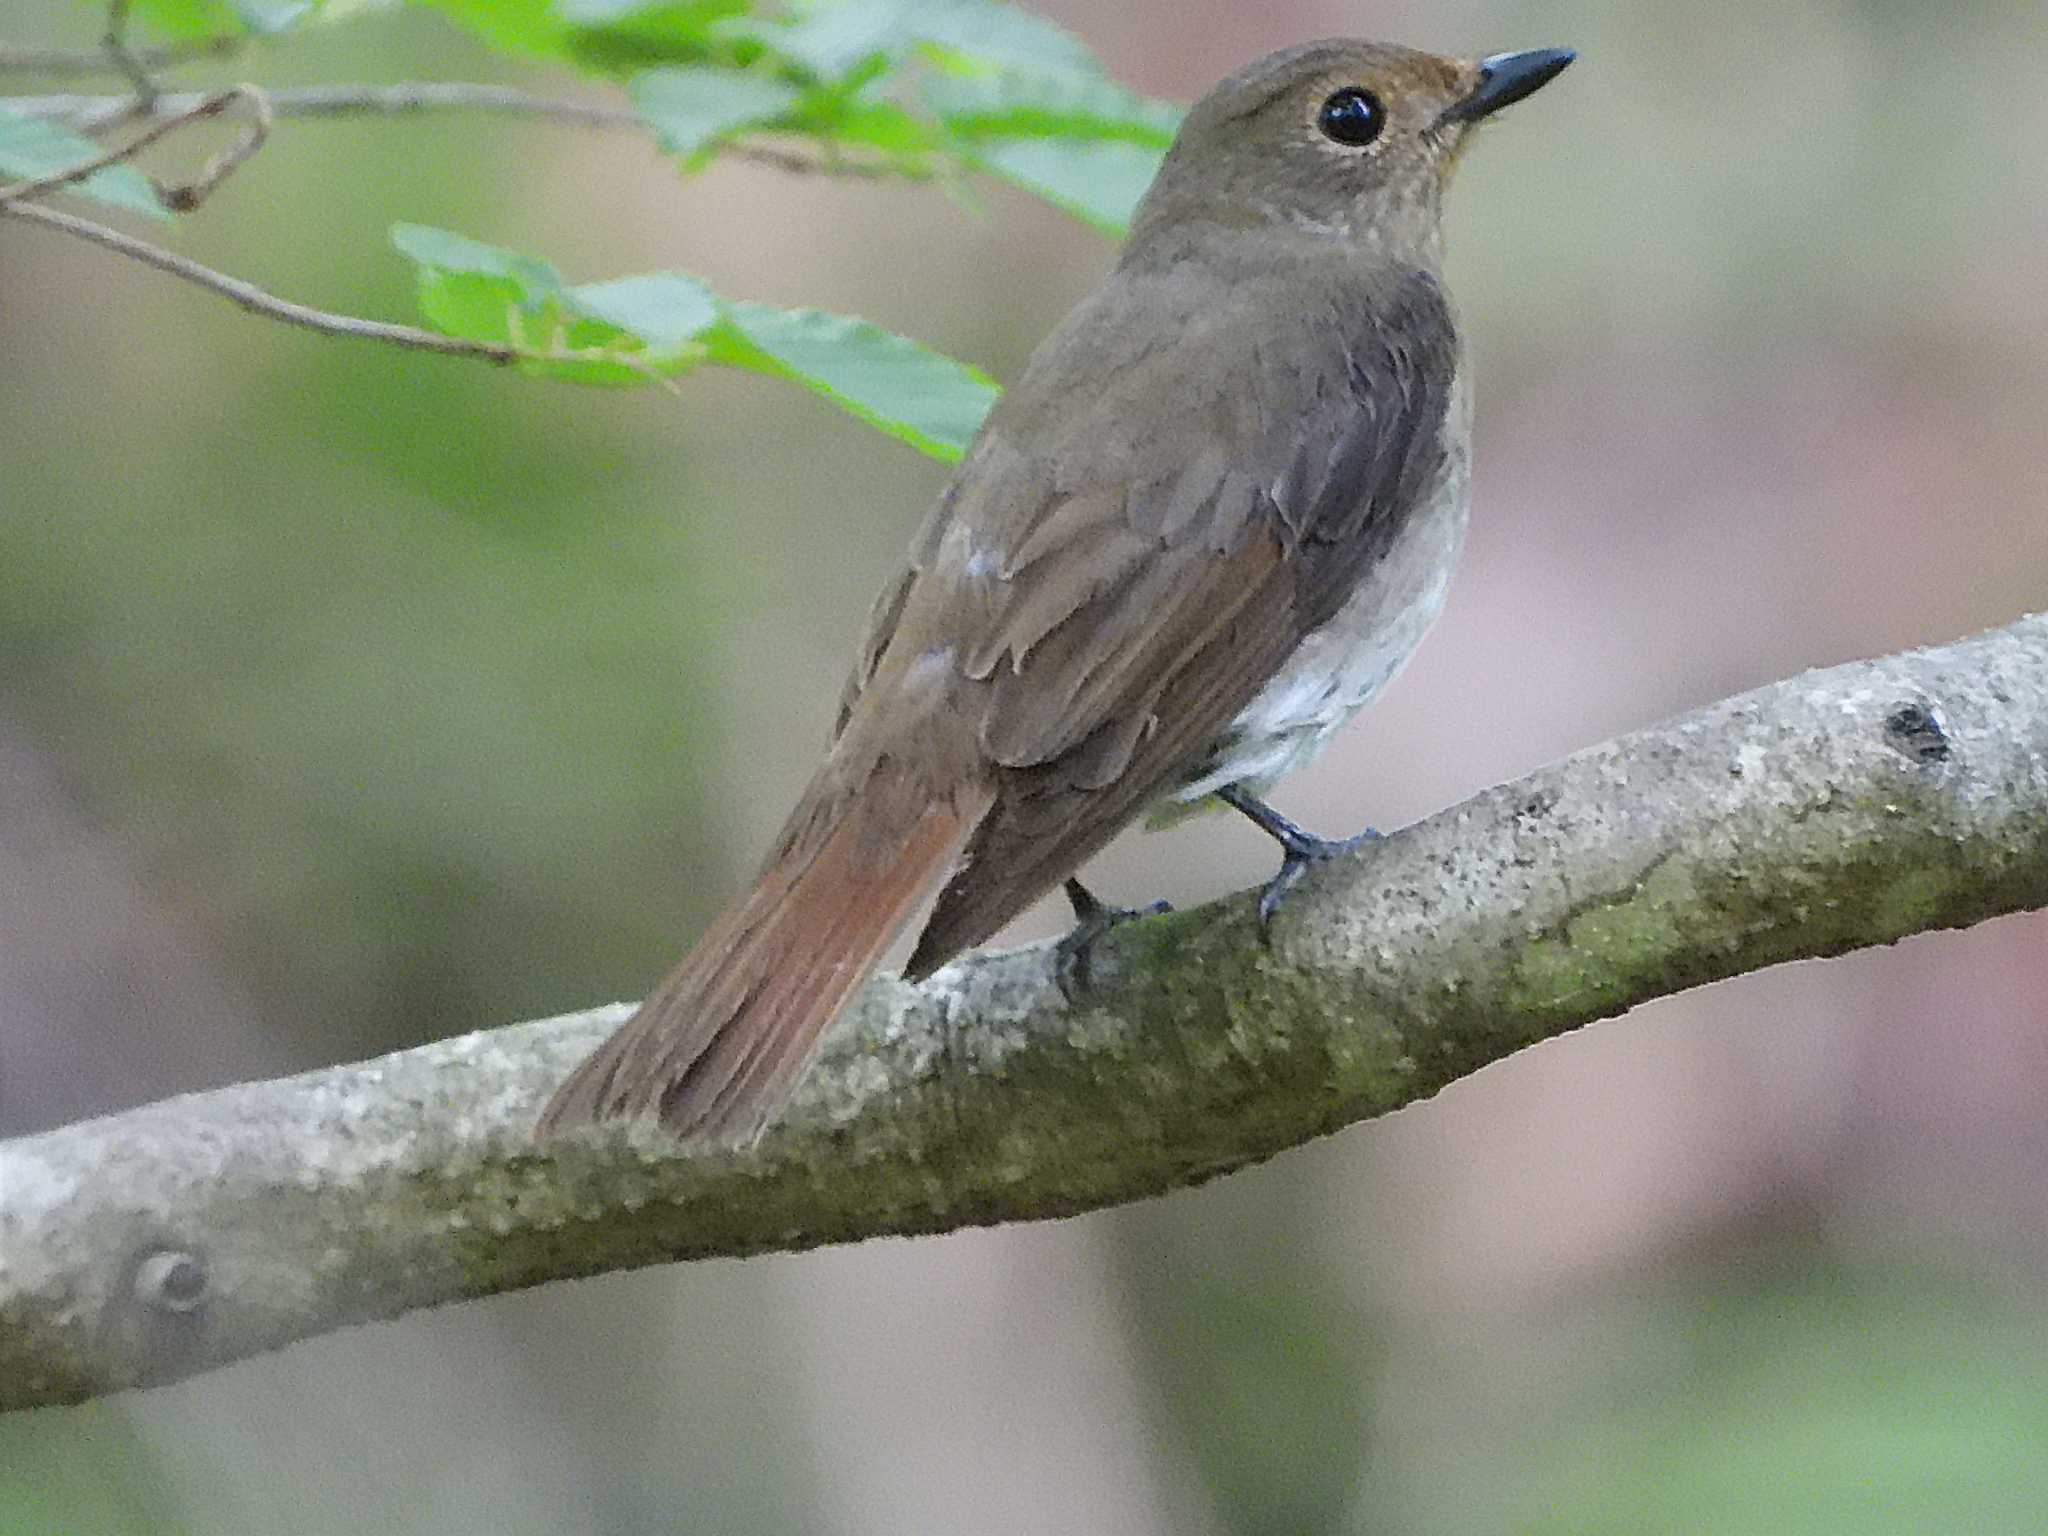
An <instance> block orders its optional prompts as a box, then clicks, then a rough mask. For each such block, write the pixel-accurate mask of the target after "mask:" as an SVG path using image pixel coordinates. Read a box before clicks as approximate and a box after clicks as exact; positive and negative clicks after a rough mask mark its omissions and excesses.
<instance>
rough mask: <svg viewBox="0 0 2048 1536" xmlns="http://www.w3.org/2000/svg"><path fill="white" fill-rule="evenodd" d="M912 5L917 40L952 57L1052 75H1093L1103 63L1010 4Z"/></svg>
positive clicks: (959, 0) (969, 0)
mask: <svg viewBox="0 0 2048 1536" xmlns="http://www.w3.org/2000/svg"><path fill="white" fill-rule="evenodd" d="M913 9H914V12H915V19H914V20H913V21H912V23H911V26H912V27H913V29H914V31H915V33H916V35H917V38H918V40H919V41H920V42H924V43H929V44H932V45H933V46H934V47H935V48H937V49H938V50H939V51H940V52H941V53H942V54H944V55H951V56H953V57H954V58H955V59H970V60H979V61H981V62H982V63H986V64H1000V65H1004V66H1007V67H1010V68H1016V69H1030V70H1044V71H1047V72H1050V73H1055V74H1057V73H1088V74H1093V73H1097V72H1099V71H1100V70H1101V68H1102V66H1101V65H1100V64H1099V63H1098V62H1097V61H1096V58H1095V55H1094V54H1092V53H1090V52H1089V51H1088V46H1087V44H1085V43H1083V42H1082V41H1081V40H1080V39H1079V38H1078V37H1076V36H1074V34H1073V33H1071V32H1069V31H1067V30H1066V28H1064V27H1060V26H1056V25H1055V24H1053V23H1052V22H1050V21H1047V20H1046V19H1045V18H1044V17H1043V16H1036V15H1033V14H1032V13H1031V12H1030V11H1026V10H1022V9H1020V8H1019V7H1017V6H1014V5H1003V4H999V3H997V0H930V3H927V4H922V5H918V6H915V7H913Z"/></svg>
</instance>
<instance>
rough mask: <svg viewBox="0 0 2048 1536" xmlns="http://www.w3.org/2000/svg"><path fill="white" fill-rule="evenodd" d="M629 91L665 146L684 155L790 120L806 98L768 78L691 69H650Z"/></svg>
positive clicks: (679, 67) (778, 81) (636, 79)
mask: <svg viewBox="0 0 2048 1536" xmlns="http://www.w3.org/2000/svg"><path fill="white" fill-rule="evenodd" d="M627 90H628V94H629V95H631V97H632V99H633V105H634V107H635V108H637V109H638V111H639V113H640V115H641V116H642V117H643V118H645V119H646V120H647V122H648V123H649V125H650V126H652V127H653V129H654V132H655V135H656V137H657V138H659V139H660V141H661V147H662V148H663V149H666V150H670V151H672V152H674V153H676V154H680V155H684V156H695V155H697V154H698V153H699V152H701V151H702V150H703V149H704V148H705V147H706V146H708V145H710V144H712V143H714V142H716V141H717V140H718V139H721V138H724V137H726V136H728V135H730V134H733V133H737V132H738V131H740V130H741V129H744V128H751V127H758V126H760V125H762V124H765V123H770V122H773V121H775V120H776V119H777V118H781V117H785V116H787V115H788V113H789V112H790V110H791V109H792V108H793V107H795V106H796V104H797V103H798V101H799V100H800V99H801V98H802V94H803V93H802V92H800V91H799V90H797V88H796V87H795V86H792V85H787V84H785V83H784V82H782V81H780V80H776V79H773V78H771V77H770V76H767V75H757V74H739V73H735V72H734V71H732V70H724V69H708V68H692V67H689V66H675V67H671V68H666V69H650V70H648V71H647V72H646V73H644V74H640V75H636V76H634V77H633V81H632V84H631V85H630V86H629V87H628V88H627Z"/></svg>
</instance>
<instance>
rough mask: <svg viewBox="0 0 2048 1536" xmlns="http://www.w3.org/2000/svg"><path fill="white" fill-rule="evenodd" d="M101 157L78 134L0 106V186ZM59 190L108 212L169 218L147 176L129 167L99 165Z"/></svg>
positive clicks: (99, 151)
mask: <svg viewBox="0 0 2048 1536" xmlns="http://www.w3.org/2000/svg"><path fill="white" fill-rule="evenodd" d="M104 153H105V150H104V149H103V148H102V147H101V146H100V145H98V144H95V143H94V142H93V141H92V140H91V139H88V138H86V137H85V136H84V135H83V134H78V133H73V132H72V131H71V130H70V129H69V128H62V127H59V126H58V125H57V124H55V123H52V122H46V121H45V120H44V119H42V118H39V117H23V116H21V115H20V114H18V113H14V112H10V111H8V110H7V109H6V108H4V107H0V185H5V184H6V183H8V182H14V181H39V180H41V179H42V178H43V177H45V176H52V175H55V174H56V173H57V172H59V171H63V170H68V169H70V168H71V167H72V166H74V165H83V164H84V163H85V162H86V161H88V160H92V159H95V158H97V157H98V156H99V155H101V154H104ZM64 190H65V191H67V192H76V193H78V194H80V195H81V196H84V197H90V198H95V199H97V200H98V201H100V202H102V203H105V204H107V205H108V206H109V207H111V208H126V209H128V210H129V211H130V212H131V213H146V214H149V215H150V216H151V217H152V218H158V219H168V218H169V217H170V216H171V215H170V213H169V211H168V210H167V209H166V208H165V207H164V205H163V203H162V202H161V201H159V200H158V198H157V195H156V188H155V187H153V186H151V185H150V182H149V178H148V177H147V176H145V175H143V174H142V172H140V171H138V170H136V169H135V167H134V166H132V165H108V166H102V167H101V168H100V169H99V170H97V171H94V172H93V173H92V174H91V175H90V176H88V177H86V178H85V179H84V180H83V181H76V182H73V183H72V184H71V185H70V186H68V187H66V188H65V189H64Z"/></svg>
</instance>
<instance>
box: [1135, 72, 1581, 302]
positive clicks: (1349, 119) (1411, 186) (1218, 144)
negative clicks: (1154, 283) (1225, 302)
mask: <svg viewBox="0 0 2048 1536" xmlns="http://www.w3.org/2000/svg"><path fill="white" fill-rule="evenodd" d="M1572 57H1573V55H1572V53H1571V51H1570V50H1569V49H1565V48H1538V49H1532V50H1530V51H1528V52H1524V53H1500V54H1494V55H1493V56H1492V57H1490V58H1484V59H1454V58H1445V57H1442V56H1440V55H1438V54H1433V53H1419V52H1416V51H1415V50H1413V49H1409V48H1397V47H1394V46H1393V45H1391V44H1387V43H1368V42H1359V41H1354V40H1350V39H1335V40H1331V41H1327V42H1319V43H1304V44H1302V45H1301V46H1299V47H1295V48H1287V49H1283V50H1281V51H1280V52H1278V53H1271V54H1268V55H1266V56H1265V57H1264V58H1262V59H1260V60H1258V61H1257V62H1255V63H1253V64H1251V65H1249V66H1248V67H1246V68H1245V69H1242V70H1240V71H1239V72H1238V73H1237V74H1235V75H1232V76H1231V77H1230V78H1229V79H1227V80H1225V81H1224V82H1223V83H1222V84H1221V85H1219V86H1217V87H1216V88H1215V89H1214V90H1213V91H1211V92H1209V94H1208V95H1206V96H1204V97H1203V98H1202V99H1201V100H1200V101H1198V102H1197V103H1195V105H1194V106H1193V107H1192V108H1191V109H1190V110H1189V112H1188V115H1187V118H1186V120H1185V121H1184V122H1183V123H1182V125H1181V130H1180V133H1179V135H1178V136H1177V137H1176V138H1175V140H1174V143H1173V147H1172V149H1171V150H1169V151H1168V152H1167V156H1166V160H1165V162H1164V164H1162V165H1161V166H1160V169H1159V174H1158V176H1157V177H1156V178H1155V179H1154V181H1153V183H1152V186H1151V189H1150V190H1149V191H1148V192H1147V193H1146V194H1145V198H1144V201H1143V202H1142V203H1140V204H1139V207H1138V212H1137V215H1136V217H1135V218H1134V219H1133V221H1132V229H1131V248H1133V249H1140V248H1143V247H1144V246H1145V245H1146V244H1147V243H1148V242H1156V241H1159V240H1161V239H1162V237H1163V238H1164V241H1165V243H1168V244H1172V243H1176V242H1177V241H1178V240H1179V239H1182V238H1186V237H1194V238H1198V239H1199V238H1203V237H1202V236H1200V235H1199V234H1197V231H1198V230H1200V229H1202V228H1205V227H1206V228H1208V229H1212V230H1214V229H1218V228H1221V229H1224V230H1228V229H1257V230H1266V231H1278V232H1281V233H1286V232H1288V231H1297V232H1300V233H1302V234H1306V235H1309V236H1312V237H1318V236H1319V237H1327V238H1332V239H1340V240H1347V241H1351V242H1355V243H1358V244H1361V245H1363V246H1365V247H1367V248H1368V249H1372V250H1378V251H1381V252H1384V253H1385V254H1386V255H1388V256H1390V257H1392V258H1394V259H1396V260H1411V261H1419V262H1426V263H1427V264H1430V265H1433V264H1434V254H1435V251H1436V247H1437V241H1438V235H1437V225H1438V219H1439V215H1440V209H1441V203H1442V195H1443V188H1444V185H1445V183H1446V182H1447V181H1448V180H1449V178H1450V174H1451V171H1452V169H1453V167H1454V166H1455V165H1456V164H1457V161H1458V156H1459V153H1460V152H1461V151H1462V149H1463V148H1464V145H1465V142H1466V140H1467V138H1468V136H1469V135H1470V134H1471V132H1472V129H1473V128H1474V126H1475V125H1476V124H1478V123H1480V122H1482V121H1483V120H1485V119H1486V118H1487V117H1489V116H1491V115H1492V114H1493V113H1495V112H1497V111H1499V110H1500V109H1501V108H1502V107H1505V106H1507V105H1508V104H1509V103H1510V102H1515V101H1520V100H1521V99H1522V98H1523V97H1524V96H1527V95H1529V94H1530V93H1531V92H1532V91H1535V90H1537V89H1539V88H1540V87H1541V86H1543V85H1544V84H1545V83H1546V82H1548V81H1550V80H1551V79H1553V78H1555V77H1556V75H1557V74H1558V72H1559V71H1561V70H1562V69H1563V68H1564V67H1565V66H1566V65H1567V64H1569V63H1571V61H1572Z"/></svg>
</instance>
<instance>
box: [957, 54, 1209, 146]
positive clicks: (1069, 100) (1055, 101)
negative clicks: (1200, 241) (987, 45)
mask: <svg viewBox="0 0 2048 1536" xmlns="http://www.w3.org/2000/svg"><path fill="white" fill-rule="evenodd" d="M923 96H924V102H925V105H926V107H927V108H929V109H930V111H931V112H932V113H933V114H934V115H935V116H937V117H938V118H940V119H941V120H942V121H943V122H944V123H945V124H946V127H947V128H948V129H950V130H951V131H952V132H954V133H957V134H962V135H965V136H967V137H970V138H1017V137H1054V138H1067V139H1122V140H1126V141H1128V142H1130V143H1133V144H1143V145H1146V146H1148V147H1151V148H1154V149H1164V148H1166V146H1167V145H1169V144H1171V143H1172V142H1173V136H1174V134H1175V133H1176V132H1177V131H1178V130H1179V128H1180V120H1181V117H1182V116H1183V113H1182V109H1181V108H1180V107H1178V106H1176V105H1174V104H1173V103H1172V102H1167V101H1153V100H1150V99H1149V98H1147V97H1144V96H1139V95H1137V94H1136V93H1134V92H1131V91H1127V90H1125V89H1124V88H1123V87H1122V86H1120V85H1118V84H1117V83H1116V82H1115V81H1113V80H1109V79H1106V78H1104V77H1103V76H1101V75H1093V74H1084V75H1074V74H1042V73H1038V72H1035V71H1023V70H1007V69H1006V70H993V71H986V72H981V73H976V74H965V75H962V74H945V75H934V76H932V77H931V78H929V79H927V80H926V81H925V82H924V88H923Z"/></svg>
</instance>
